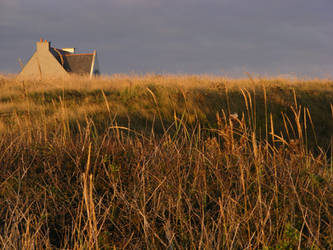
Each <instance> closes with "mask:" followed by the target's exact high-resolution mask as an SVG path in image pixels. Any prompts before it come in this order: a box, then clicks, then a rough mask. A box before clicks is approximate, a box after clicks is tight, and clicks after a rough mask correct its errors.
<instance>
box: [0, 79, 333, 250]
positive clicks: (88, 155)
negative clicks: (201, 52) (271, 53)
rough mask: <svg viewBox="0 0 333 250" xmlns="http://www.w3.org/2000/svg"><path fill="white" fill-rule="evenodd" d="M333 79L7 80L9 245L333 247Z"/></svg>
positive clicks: (4, 202) (4, 189) (4, 188)
mask: <svg viewBox="0 0 333 250" xmlns="http://www.w3.org/2000/svg"><path fill="white" fill-rule="evenodd" d="M332 92H333V82H332V81H330V80H295V79H277V78H274V79H260V78H253V79H252V78H249V79H227V78H222V77H215V76H183V75H181V76H178V75H167V76H160V75H154V74H151V75H145V76H138V75H114V76H111V77H101V78H97V79H94V80H89V79H85V78H73V79H71V80H66V81H63V80H50V81H48V80H43V81H33V80H25V81H16V79H14V78H13V77H8V76H2V77H1V78H0V113H2V114H4V115H2V116H1V117H0V122H1V123H0V124H1V127H2V128H0V129H1V131H3V132H2V133H0V152H2V153H1V154H0V167H1V173H0V246H1V248H4V249H10V248H14V249H35V248H38V249H39V248H62V249H99V248H100V249H112V248H116V249H117V248H121V249H128V248H129V249H147V248H150V249H160V248H169V249H189V248H190V249H192V248H195V249H196V248H202V249H246V248H251V249H296V248H299V249H310V248H314V249H325V248H326V249H330V248H333V241H332V239H333V210H332V209H333V207H332V204H333V196H332V193H333V165H332V164H333V163H332V155H333V153H332V152H333V151H332V147H331V145H332V131H333V130H332V129H331V130H330V128H332V121H333V109H332V103H333V101H332Z"/></svg>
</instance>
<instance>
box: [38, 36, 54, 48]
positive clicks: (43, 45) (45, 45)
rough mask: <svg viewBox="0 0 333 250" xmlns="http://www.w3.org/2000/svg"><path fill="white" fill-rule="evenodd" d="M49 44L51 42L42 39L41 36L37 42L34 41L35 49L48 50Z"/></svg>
mask: <svg viewBox="0 0 333 250" xmlns="http://www.w3.org/2000/svg"><path fill="white" fill-rule="evenodd" d="M50 45H51V43H50V42H48V41H47V40H43V38H41V39H40V41H39V42H36V48H37V51H40V50H50Z"/></svg>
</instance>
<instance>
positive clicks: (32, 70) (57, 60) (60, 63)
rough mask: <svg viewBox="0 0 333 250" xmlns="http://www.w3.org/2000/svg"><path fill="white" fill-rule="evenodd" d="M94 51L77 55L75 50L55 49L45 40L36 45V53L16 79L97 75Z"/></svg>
mask: <svg viewBox="0 0 333 250" xmlns="http://www.w3.org/2000/svg"><path fill="white" fill-rule="evenodd" d="M99 73H100V72H99V67H98V60H97V55H96V50H94V51H93V53H85V54H77V53H75V48H63V49H57V48H53V47H51V43H50V42H49V41H47V40H43V39H40V41H39V42H37V43H36V51H35V53H34V54H33V55H32V57H31V58H30V59H29V61H28V62H27V64H26V65H25V66H24V67H23V68H22V71H21V72H20V73H19V74H18V78H26V77H28V78H44V77H56V78H64V77H68V76H70V75H71V74H77V75H87V76H90V78H91V77H92V76H94V75H97V74H99Z"/></svg>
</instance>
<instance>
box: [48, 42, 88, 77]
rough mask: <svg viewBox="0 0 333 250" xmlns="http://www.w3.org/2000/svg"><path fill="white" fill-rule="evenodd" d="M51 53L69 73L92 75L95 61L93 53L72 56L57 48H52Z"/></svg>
mask: <svg viewBox="0 0 333 250" xmlns="http://www.w3.org/2000/svg"><path fill="white" fill-rule="evenodd" d="M50 51H51V53H52V54H53V56H54V57H55V58H56V59H57V60H58V62H59V63H60V64H61V65H62V66H63V67H64V69H65V70H66V71H67V72H70V73H76V74H90V71H91V66H92V64H93V60H94V54H93V53H85V54H72V53H69V52H67V51H63V50H61V49H56V48H51V49H50Z"/></svg>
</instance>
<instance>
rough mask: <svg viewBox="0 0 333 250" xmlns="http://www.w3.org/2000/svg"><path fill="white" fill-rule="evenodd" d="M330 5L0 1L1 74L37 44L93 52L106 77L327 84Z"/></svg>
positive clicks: (231, 0)
mask: <svg viewBox="0 0 333 250" xmlns="http://www.w3.org/2000/svg"><path fill="white" fill-rule="evenodd" d="M332 13H333V1H331V0H316V1H310V0H279V1H267V0H251V1H244V0H205V1H203V0H113V1H112V0H111V1H108V0H99V1H98V0H96V1H88V0H82V1H65V0H57V1H45V0H30V1H23V0H1V2H0V39H1V43H0V58H1V61H0V71H10V72H16V71H18V70H19V66H18V63H17V58H18V57H21V58H22V59H24V60H27V59H28V58H29V57H30V56H31V54H32V52H33V49H34V42H35V41H36V40H37V39H39V37H41V36H42V37H45V38H47V39H49V40H51V41H54V43H55V46H57V47H70V46H75V47H77V48H78V50H79V51H87V50H90V49H91V48H96V49H97V52H98V54H99V60H100V64H101V68H102V71H103V73H109V74H111V73H117V72H133V71H135V72H141V73H144V72H171V73H214V74H223V73H230V74H234V75H243V74H244V71H250V72H253V73H262V74H273V75H275V74H286V73H290V72H295V73H296V74H299V75H312V76H328V75H329V76H331V75H332V72H333V63H332V58H333V43H332V42H331V41H332V40H333V15H332Z"/></svg>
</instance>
